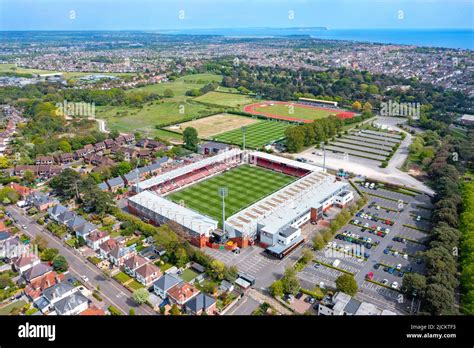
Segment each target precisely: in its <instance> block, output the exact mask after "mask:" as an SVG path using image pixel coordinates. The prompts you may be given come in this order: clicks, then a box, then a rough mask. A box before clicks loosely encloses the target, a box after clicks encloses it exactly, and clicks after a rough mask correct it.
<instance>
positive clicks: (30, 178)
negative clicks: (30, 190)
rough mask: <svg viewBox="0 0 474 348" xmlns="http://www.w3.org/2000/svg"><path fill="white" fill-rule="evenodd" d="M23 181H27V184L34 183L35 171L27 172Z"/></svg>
mask: <svg viewBox="0 0 474 348" xmlns="http://www.w3.org/2000/svg"><path fill="white" fill-rule="evenodd" d="M23 179H25V181H26V182H28V183H30V184H31V183H32V182H33V181H35V173H33V171H31V170H29V169H28V170H25V173H24V174H23Z"/></svg>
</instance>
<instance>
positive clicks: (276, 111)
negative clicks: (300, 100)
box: [243, 102, 342, 121]
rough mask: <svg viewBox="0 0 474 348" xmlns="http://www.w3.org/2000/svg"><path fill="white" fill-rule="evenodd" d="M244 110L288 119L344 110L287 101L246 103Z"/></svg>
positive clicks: (310, 117)
mask: <svg viewBox="0 0 474 348" xmlns="http://www.w3.org/2000/svg"><path fill="white" fill-rule="evenodd" d="M243 111H245V112H248V113H251V114H257V115H265V116H268V117H275V118H282V119H287V120H309V121H313V120H318V119H321V118H326V117H328V116H330V115H335V114H336V113H339V112H342V111H337V110H331V109H320V108H316V107H310V106H308V105H303V104H297V103H290V102H288V103H286V102H262V103H257V104H251V105H246V106H245V107H244V108H243Z"/></svg>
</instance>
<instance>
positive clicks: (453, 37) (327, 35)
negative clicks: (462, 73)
mask: <svg viewBox="0 0 474 348" xmlns="http://www.w3.org/2000/svg"><path fill="white" fill-rule="evenodd" d="M174 32H175V33H179V34H193V35H199V34H203V35H223V36H227V37H281V36H293V35H306V36H311V37H313V38H318V39H327V40H347V41H357V42H372V43H382V44H397V45H414V46H420V47H440V48H455V49H467V50H474V29H471V28H469V29H327V28H232V29H187V30H177V31H174Z"/></svg>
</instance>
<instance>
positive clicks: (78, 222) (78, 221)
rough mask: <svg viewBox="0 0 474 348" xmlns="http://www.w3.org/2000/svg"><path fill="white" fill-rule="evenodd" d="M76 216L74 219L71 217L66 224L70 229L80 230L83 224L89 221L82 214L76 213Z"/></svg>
mask: <svg viewBox="0 0 474 348" xmlns="http://www.w3.org/2000/svg"><path fill="white" fill-rule="evenodd" d="M73 214H74V217H73V218H72V219H69V220H68V221H67V222H66V223H65V225H66V226H67V227H68V228H69V229H70V230H73V231H74V232H75V231H76V230H78V229H79V228H80V227H81V226H83V225H84V224H85V223H86V222H87V221H86V220H85V219H84V218H83V217H82V216H80V215H77V214H75V213H73Z"/></svg>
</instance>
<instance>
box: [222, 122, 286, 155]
mask: <svg viewBox="0 0 474 348" xmlns="http://www.w3.org/2000/svg"><path fill="white" fill-rule="evenodd" d="M289 126H290V124H289V123H286V122H278V121H259V122H257V123H253V124H251V125H249V126H246V130H245V147H246V148H252V149H259V148H261V147H263V146H264V145H266V144H269V143H272V142H274V141H277V140H281V139H283V138H284V137H285V129H286V128H288V127H289ZM213 139H214V140H216V141H222V142H225V143H229V144H235V145H240V146H242V130H241V129H240V128H238V129H234V130H232V131H229V132H225V133H222V134H218V135H216V136H214V137H213Z"/></svg>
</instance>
